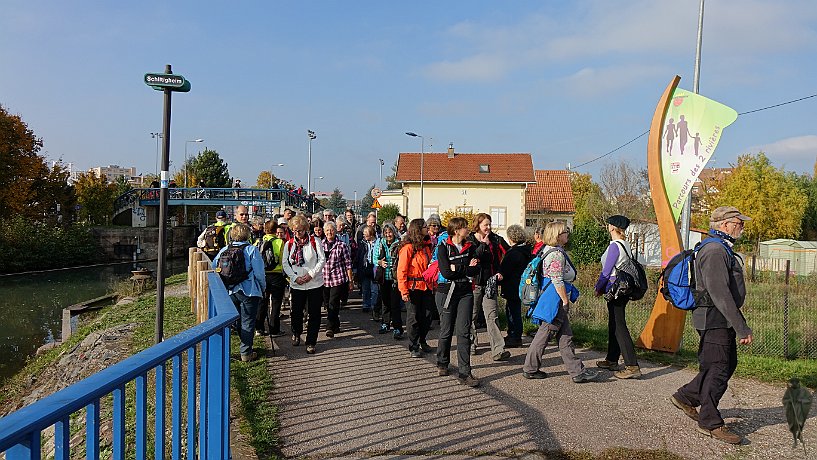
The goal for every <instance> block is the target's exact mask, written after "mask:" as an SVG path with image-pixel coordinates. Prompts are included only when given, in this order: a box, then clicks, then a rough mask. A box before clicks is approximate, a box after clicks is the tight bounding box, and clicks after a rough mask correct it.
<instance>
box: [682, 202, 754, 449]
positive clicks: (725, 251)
mask: <svg viewBox="0 0 817 460" xmlns="http://www.w3.org/2000/svg"><path fill="white" fill-rule="evenodd" d="M747 220H751V219H750V218H749V217H747V216H744V215H743V214H741V213H740V211H738V209H737V208H735V207H732V206H721V207H719V208H717V209H715V210H714V211H712V216H711V218H710V221H709V228H710V230H709V236H710V237H713V238H716V239H717V240H716V241H712V242H709V243H707V244H703V245H702V246H701V248H700V249H699V250H698V254H697V255H696V257H695V278H696V280H697V285H696V292H695V301H696V304H697V308H696V309H695V310H694V311H693V312H692V324H693V325H694V326H695V329H697V330H698V334H699V335H700V336H701V342H700V344H699V346H698V362H699V365H700V366H699V371H698V375H696V376H695V378H694V379H692V381H691V382H689V383H687V384H686V385H684V386H682V387H681V388H679V389H678V391H677V392H675V394H674V395H672V397H671V398H670V401H671V402H672V403H673V404H674V405H675V406H676V407H677V408H679V409H681V410H682V411H683V412H684V413H685V414H686V415H687V416H688V417H690V418H691V419H693V420H695V421H697V422H698V431H699V432H701V433H703V434H705V435H707V436H712V437H713V438H715V439H717V440H719V441H723V442H727V443H730V444H740V443H741V442H742V440H743V438H742V437H741V436H740V435H738V434H736V433H734V432H732V431H730V430H729V429H728V428H726V426H725V425H724V421H723V418H722V417H721V413H720V411H718V403H719V402H720V400H721V397H722V396H723V394H724V393H725V392H726V387H727V384H728V383H729V379H730V378H731V377H732V374H733V373H734V372H735V368H736V367H737V365H738V355H737V345H736V343H735V341H736V340H737V339H738V338H739V339H740V344H741V345H749V344H750V343H752V330H751V329H749V326H748V325H747V324H746V319H745V318H744V317H743V313H741V311H740V307H741V306H743V302H744V300H745V299H746V285H745V284H744V280H743V263H742V260H741V259H740V257H739V256H737V255H735V254H734V252H733V251H732V245H733V244H734V243H735V240H736V239H738V238H739V237H740V235H741V233H743V224H744V222H745V221H747ZM698 406H700V408H701V409H700V413H699V412H698V410H696V407H698Z"/></svg>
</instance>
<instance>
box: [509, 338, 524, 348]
mask: <svg viewBox="0 0 817 460" xmlns="http://www.w3.org/2000/svg"><path fill="white" fill-rule="evenodd" d="M505 348H522V339H521V338H520V339H517V338H515V337H505Z"/></svg>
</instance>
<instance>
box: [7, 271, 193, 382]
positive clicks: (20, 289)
mask: <svg viewBox="0 0 817 460" xmlns="http://www.w3.org/2000/svg"><path fill="white" fill-rule="evenodd" d="M139 266H140V267H146V268H149V269H150V270H153V271H154V272H155V270H156V262H140V263H139ZM167 266H168V268H167V271H168V276H169V275H173V274H176V273H181V272H183V271H185V270H187V259H184V258H182V259H174V260H170V261H168V264H167ZM133 269H134V265H133V264H131V263H126V264H112V265H102V266H96V267H87V268H71V269H67V270H57V271H50V272H40V273H31V274H25V275H11V276H3V277H0V318H2V319H0V381H2V380H4V379H5V378H7V377H8V376H10V375H13V374H14V373H15V372H17V371H18V370H20V369H21V368H22V367H23V366H24V365H25V361H26V359H27V358H28V357H30V356H33V355H34V352H36V351H37V348H39V347H40V346H42V345H44V344H46V343H48V342H53V341H55V340H59V339H60V336H61V334H62V309H63V308H65V307H68V306H70V305H73V304H76V303H79V302H83V301H85V300H89V299H93V298H95V297H100V296H103V295H105V294H107V293H109V292H111V286H112V285H113V283H114V282H116V281H119V280H123V279H127V278H128V277H130V276H131V270H133Z"/></svg>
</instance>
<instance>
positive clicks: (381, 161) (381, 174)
mask: <svg viewBox="0 0 817 460" xmlns="http://www.w3.org/2000/svg"><path fill="white" fill-rule="evenodd" d="M378 160H380V182H381V183H383V165H384V164H386V163H384V162H383V159H382V158H378Z"/></svg>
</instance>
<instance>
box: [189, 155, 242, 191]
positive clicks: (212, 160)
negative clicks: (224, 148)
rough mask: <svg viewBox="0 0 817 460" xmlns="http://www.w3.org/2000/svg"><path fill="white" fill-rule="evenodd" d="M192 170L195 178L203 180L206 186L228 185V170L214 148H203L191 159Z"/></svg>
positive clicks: (229, 183)
mask: <svg viewBox="0 0 817 460" xmlns="http://www.w3.org/2000/svg"><path fill="white" fill-rule="evenodd" d="M191 166H192V171H193V175H194V176H195V178H196V180H197V181H198V180H202V179H203V180H204V183H205V185H207V186H208V187H216V188H218V187H225V188H227V187H230V186H231V185H232V183H231V182H230V170H229V168H228V167H227V163H225V162H224V160H222V159H221V156H219V154H218V152H216V151H215V150H210V149H204V150H202V152H201V153H200V154H198V155H197V156H196V157H194V159H193V163H192V165H191Z"/></svg>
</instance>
